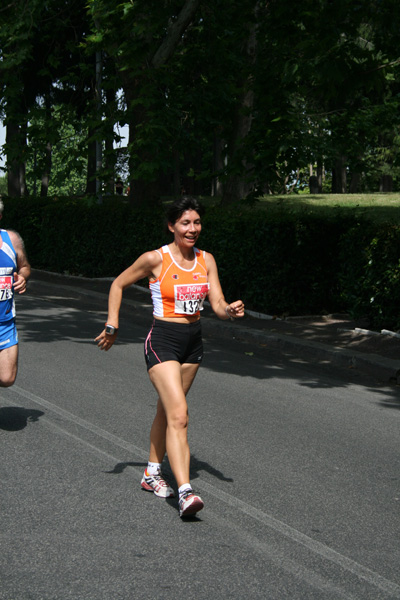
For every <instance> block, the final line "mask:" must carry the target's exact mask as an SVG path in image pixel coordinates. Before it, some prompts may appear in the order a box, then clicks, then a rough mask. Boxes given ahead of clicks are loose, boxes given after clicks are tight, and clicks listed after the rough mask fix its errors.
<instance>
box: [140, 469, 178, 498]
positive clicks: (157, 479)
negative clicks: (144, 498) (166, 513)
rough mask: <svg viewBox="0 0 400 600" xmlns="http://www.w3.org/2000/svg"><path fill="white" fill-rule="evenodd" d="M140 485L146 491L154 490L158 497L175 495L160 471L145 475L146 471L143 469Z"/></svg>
mask: <svg viewBox="0 0 400 600" xmlns="http://www.w3.org/2000/svg"><path fill="white" fill-rule="evenodd" d="M140 485H141V486H142V488H143V489H144V490H146V492H154V494H155V495H156V496H159V497H160V498H173V497H174V496H175V492H174V490H173V489H172V487H171V486H169V485H168V483H167V482H166V481H165V479H164V478H163V477H162V476H161V471H159V472H158V473H157V474H156V475H147V471H145V472H144V474H143V477H142V481H141V482H140Z"/></svg>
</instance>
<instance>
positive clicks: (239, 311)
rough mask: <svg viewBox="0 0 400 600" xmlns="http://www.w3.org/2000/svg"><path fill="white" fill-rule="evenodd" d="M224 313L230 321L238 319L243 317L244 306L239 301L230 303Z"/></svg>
mask: <svg viewBox="0 0 400 600" xmlns="http://www.w3.org/2000/svg"><path fill="white" fill-rule="evenodd" d="M225 312H226V314H227V315H228V317H229V318H230V319H238V318H240V317H244V304H243V302H242V301H241V300H236V302H231V303H230V304H227V305H226V307H225Z"/></svg>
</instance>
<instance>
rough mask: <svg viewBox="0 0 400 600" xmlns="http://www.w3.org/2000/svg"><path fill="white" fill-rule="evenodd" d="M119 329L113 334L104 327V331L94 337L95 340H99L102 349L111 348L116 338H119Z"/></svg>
mask: <svg viewBox="0 0 400 600" xmlns="http://www.w3.org/2000/svg"><path fill="white" fill-rule="evenodd" d="M117 333H118V332H117V331H116V332H115V333H114V334H113V335H110V334H109V333H106V330H105V329H103V331H102V332H101V334H100V335H98V336H97V338H95V339H94V341H95V342H97V345H98V347H99V348H100V350H106V351H107V350H109V349H110V348H111V347H112V346H113V344H114V342H115V340H116V339H117Z"/></svg>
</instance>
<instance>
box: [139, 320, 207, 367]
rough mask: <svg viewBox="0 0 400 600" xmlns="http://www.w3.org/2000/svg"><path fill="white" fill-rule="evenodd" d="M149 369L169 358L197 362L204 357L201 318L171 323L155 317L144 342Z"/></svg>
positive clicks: (183, 361) (182, 361)
mask: <svg viewBox="0 0 400 600" xmlns="http://www.w3.org/2000/svg"><path fill="white" fill-rule="evenodd" d="M144 357H145V359H146V364H147V370H149V369H151V367H154V365H157V364H159V363H162V362H166V361H167V360H175V361H178V362H179V363H180V364H181V365H182V364H183V363H191V364H196V363H200V362H201V361H202V359H203V340H202V337H201V323H200V319H199V320H198V321H195V322H194V323H171V322H170V321H161V320H160V319H154V321H153V325H152V327H151V329H150V331H149V334H148V336H147V338H146V341H145V343H144Z"/></svg>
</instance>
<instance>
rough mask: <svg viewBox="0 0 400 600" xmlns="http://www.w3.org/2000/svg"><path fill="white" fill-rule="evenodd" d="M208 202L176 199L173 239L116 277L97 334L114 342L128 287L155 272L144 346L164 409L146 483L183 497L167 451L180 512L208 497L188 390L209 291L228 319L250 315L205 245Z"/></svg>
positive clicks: (159, 492) (171, 215) (107, 343)
mask: <svg viewBox="0 0 400 600" xmlns="http://www.w3.org/2000/svg"><path fill="white" fill-rule="evenodd" d="M202 215H203V208H202V206H201V205H200V204H199V202H198V201H197V200H196V199H194V198H192V197H183V198H182V199H180V200H178V201H176V202H175V203H173V204H172V205H171V207H170V208H169V210H168V214H167V221H168V229H169V231H170V232H171V233H172V234H173V236H174V239H173V241H172V242H171V243H170V244H168V245H165V246H163V247H162V248H160V249H158V250H153V251H150V252H145V253H144V254H142V255H141V256H140V257H139V258H138V259H137V260H136V261H135V262H134V263H133V264H132V265H131V266H130V267H128V268H127V269H126V270H125V271H123V272H122V273H121V274H120V275H119V276H118V277H117V278H116V279H115V280H114V282H113V283H112V285H111V288H110V293H109V299H108V317H107V322H106V325H105V329H104V330H103V331H102V332H101V334H100V335H99V336H98V337H97V338H96V340H95V341H97V343H98V346H99V348H100V349H101V350H109V349H110V348H111V347H112V345H113V344H114V342H115V340H116V337H117V333H118V328H119V311H120V307H121V302H122V296H123V291H124V290H125V289H126V288H128V287H129V286H131V285H133V284H134V283H136V282H137V281H139V280H140V279H143V278H145V277H147V278H148V279H149V286H150V290H151V296H152V301H153V317H154V319H153V323H152V325H151V328H150V331H149V333H148V335H147V338H146V341H145V345H144V355H145V360H146V364H147V370H148V374H149V377H150V380H151V382H152V384H153V385H154V387H155V389H156V391H157V394H158V402H157V412H156V415H155V418H154V421H153V425H152V427H151V431H150V454H149V461H148V465H147V468H146V469H145V471H144V474H143V478H142V481H141V486H142V488H143V489H144V490H146V491H150V492H153V493H154V494H155V495H156V496H159V497H162V498H170V497H173V496H174V495H175V493H174V490H173V489H172V487H171V486H170V485H169V484H168V483H167V482H166V481H165V479H164V477H163V475H162V473H161V464H162V462H163V459H164V456H165V453H166V452H167V454H168V460H169V463H170V466H171V469H172V472H173V474H174V477H175V480H176V483H177V487H178V494H179V515H180V517H187V516H190V515H194V514H196V513H197V512H199V511H200V510H201V509H202V508H203V506H204V503H203V500H202V499H201V498H200V496H199V495H198V494H196V493H195V492H194V491H193V489H192V486H191V484H190V479H189V466H190V450H189V444H188V438H187V428H188V407H187V401H186V395H187V393H188V391H189V389H190V387H191V385H192V383H193V380H194V378H195V376H196V373H197V371H198V369H199V366H200V363H201V361H202V358H203V343H202V337H201V324H200V311H201V310H202V309H203V303H204V299H205V298H206V297H208V300H209V302H210V304H211V307H212V309H213V311H214V312H215V314H216V315H217V316H218V317H219V318H220V319H235V318H238V317H243V315H244V304H243V302H242V301H241V300H237V301H235V302H232V303H230V304H229V303H228V302H227V301H226V300H225V298H224V295H223V292H222V288H221V284H220V281H219V277H218V270H217V265H216V262H215V260H214V257H213V256H212V255H211V254H209V253H208V252H205V251H202V250H198V249H197V247H196V244H197V240H198V238H199V235H200V232H201V217H202Z"/></svg>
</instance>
